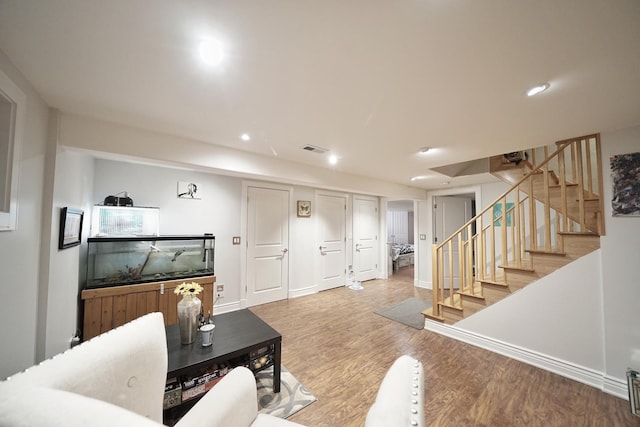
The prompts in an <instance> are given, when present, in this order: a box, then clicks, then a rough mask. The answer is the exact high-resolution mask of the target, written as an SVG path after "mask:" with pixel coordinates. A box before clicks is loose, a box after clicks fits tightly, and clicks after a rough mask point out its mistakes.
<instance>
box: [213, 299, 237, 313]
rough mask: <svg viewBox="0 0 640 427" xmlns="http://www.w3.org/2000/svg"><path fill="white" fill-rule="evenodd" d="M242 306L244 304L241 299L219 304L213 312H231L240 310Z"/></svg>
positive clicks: (214, 307)
mask: <svg viewBox="0 0 640 427" xmlns="http://www.w3.org/2000/svg"><path fill="white" fill-rule="evenodd" d="M241 308H243V306H242V304H241V303H240V301H236V302H232V303H227V304H218V305H214V306H213V314H214V315H215V314H222V313H229V312H231V311H237V310H240V309H241Z"/></svg>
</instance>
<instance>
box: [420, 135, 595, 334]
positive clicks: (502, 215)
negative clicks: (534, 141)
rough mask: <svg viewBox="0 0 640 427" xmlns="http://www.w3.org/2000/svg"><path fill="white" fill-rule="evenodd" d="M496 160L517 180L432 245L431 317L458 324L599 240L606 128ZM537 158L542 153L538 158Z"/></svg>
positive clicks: (495, 170) (501, 172) (497, 169)
mask: <svg viewBox="0 0 640 427" xmlns="http://www.w3.org/2000/svg"><path fill="white" fill-rule="evenodd" d="M521 158H522V159H523V160H521V161H518V162H517V164H516V163H515V162H510V161H505V160H504V159H503V158H502V156H496V157H495V158H492V159H491V161H490V164H491V173H492V174H494V175H495V176H497V177H499V178H500V179H501V180H503V181H505V182H507V183H509V184H511V185H512V187H511V188H510V189H509V190H507V191H506V192H505V193H504V194H502V195H501V196H500V197H498V199H496V200H495V201H494V202H493V203H492V204H490V205H489V206H487V207H486V208H485V209H483V210H482V211H481V212H480V213H478V214H477V215H476V216H475V217H474V218H473V219H471V220H470V221H469V222H467V223H466V224H465V225H463V226H462V227H461V228H460V229H459V230H458V231H456V232H455V233H454V234H453V235H451V236H450V237H449V238H448V239H446V240H445V241H443V242H442V243H440V244H439V245H434V246H433V250H432V266H433V267H432V269H433V306H432V308H430V309H428V310H425V311H424V312H423V314H424V316H425V317H426V318H427V319H431V320H436V321H439V322H444V323H447V324H453V323H456V322H457V321H459V320H462V319H464V318H465V317H468V316H470V315H472V314H474V313H476V312H478V311H479V310H482V309H483V308H484V307H487V306H489V305H491V304H495V303H497V302H498V301H500V300H502V299H503V298H506V297H508V296H509V295H510V294H511V293H513V292H516V291H518V290H519V289H522V288H523V287H524V286H526V285H528V284H529V283H531V282H533V281H535V280H537V279H539V278H541V277H543V276H545V275H547V274H549V273H551V272H553V271H555V270H557V269H558V268H561V267H563V266H564V265H566V264H568V263H570V262H572V261H573V260H575V259H577V258H580V257H581V256H584V255H586V254H588V253H589V252H592V251H594V250H596V249H598V248H599V247H600V236H602V235H604V218H603V212H604V209H603V200H602V154H601V150H600V135H599V134H595V135H588V136H583V137H580V138H573V139H570V140H565V141H559V142H557V143H556V144H555V145H554V146H552V147H548V146H547V147H540V148H536V149H532V150H527V151H526V153H523V155H522V156H521ZM537 159H541V160H540V161H539V162H538V161H537Z"/></svg>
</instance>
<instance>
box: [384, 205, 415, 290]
mask: <svg viewBox="0 0 640 427" xmlns="http://www.w3.org/2000/svg"><path fill="white" fill-rule="evenodd" d="M400 200H411V201H412V202H413V251H414V252H413V285H414V286H416V285H417V284H418V278H419V277H420V274H419V273H420V263H419V262H418V260H419V259H420V256H419V254H420V246H421V245H420V215H419V202H420V201H421V200H419V199H411V198H406V197H384V198H382V199H381V203H380V230H381V232H384V234H381V235H383V236H385V239H384V240H385V241H384V242H381V243H382V244H381V247H382V249H381V250H380V254H381V256H380V258H381V262H382V265H383V266H384V268H382V269H380V274H381V276H382V278H383V279H388V278H389V277H390V274H389V253H388V252H389V246H388V243H389V242H387V241H386V240H387V239H386V236H387V234H388V228H387V227H388V226H389V224H387V213H388V211H389V202H395V201H400ZM380 240H382V239H380Z"/></svg>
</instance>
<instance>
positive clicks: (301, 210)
mask: <svg viewBox="0 0 640 427" xmlns="http://www.w3.org/2000/svg"><path fill="white" fill-rule="evenodd" d="M298 216H299V217H306V218H308V217H310V216H311V202H310V201H308V200H298Z"/></svg>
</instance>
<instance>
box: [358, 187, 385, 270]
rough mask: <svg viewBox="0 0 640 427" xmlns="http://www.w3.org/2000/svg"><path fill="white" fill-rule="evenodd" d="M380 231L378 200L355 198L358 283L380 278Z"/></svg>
mask: <svg viewBox="0 0 640 427" xmlns="http://www.w3.org/2000/svg"><path fill="white" fill-rule="evenodd" d="M378 231H379V220H378V199H374V198H369V197H360V196H356V197H354V199H353V244H354V248H353V271H354V272H355V276H356V280H358V281H361V282H362V281H365V280H371V279H375V278H377V277H378V259H379V248H378V246H379V242H378Z"/></svg>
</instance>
